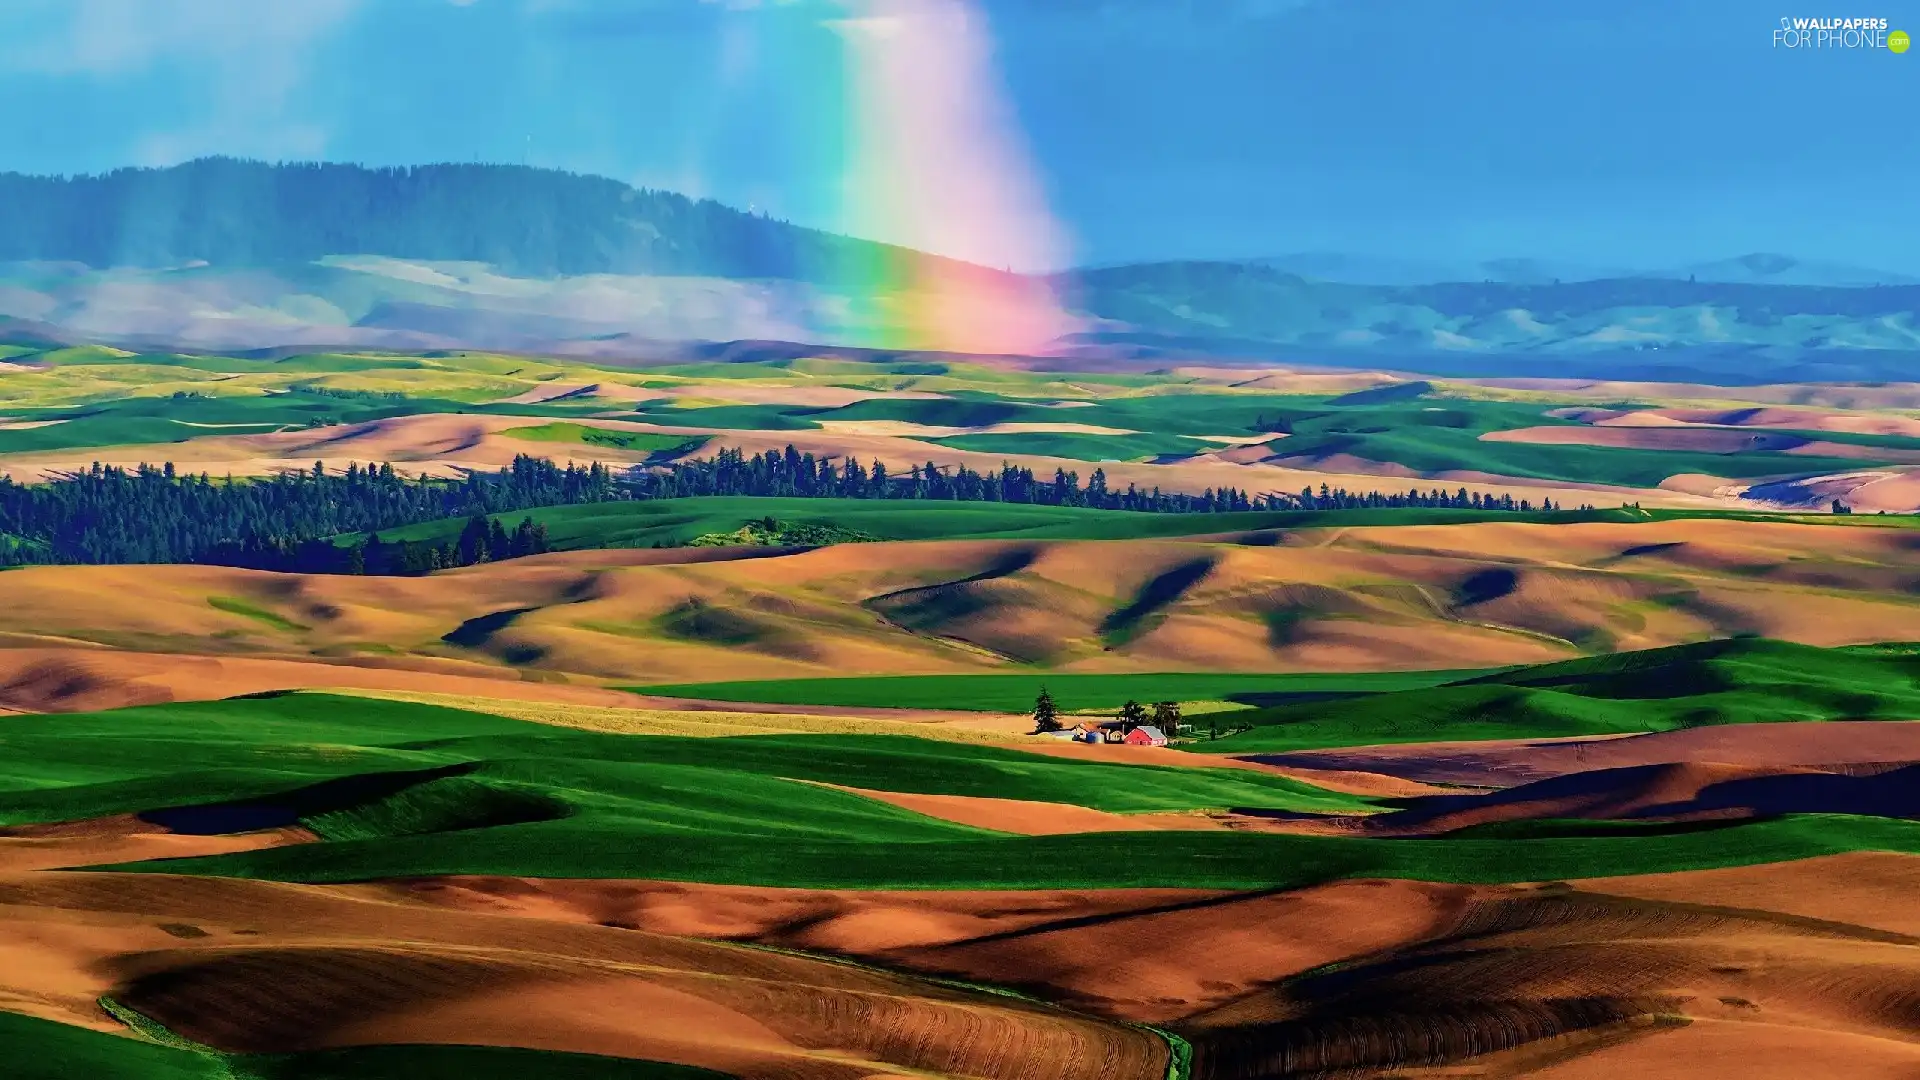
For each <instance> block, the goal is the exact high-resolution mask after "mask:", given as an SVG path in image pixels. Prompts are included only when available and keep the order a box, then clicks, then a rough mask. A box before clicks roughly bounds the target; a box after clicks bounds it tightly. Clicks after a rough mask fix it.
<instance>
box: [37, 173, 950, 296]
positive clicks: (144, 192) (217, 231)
mask: <svg viewBox="0 0 1920 1080" xmlns="http://www.w3.org/2000/svg"><path fill="white" fill-rule="evenodd" d="M341 254H356V255H387V256H392V257H395V258H404V259H423V260H459V261H473V262H485V263H491V264H493V265H494V266H495V267H496V268H498V269H499V270H501V271H502V272H505V273H509V274H521V275H527V276H548V275H554V274H588V273H613V274H689V275H702V276H714V277H729V278H787V279H793V280H800V281H833V280H838V279H839V277H840V276H842V275H844V274H845V273H847V272H848V271H850V270H858V269H861V268H865V267H870V266H871V265H872V264H873V262H874V261H875V260H884V259H896V260H897V259H923V258H931V256H926V255H922V254H920V253H917V252H913V251H910V250H908V249H905V248H898V247H891V246H888V245H884V244H875V243H870V242H867V241H863V240H855V239H850V238H847V237H843V236H837V235H834V234H831V233H826V232H821V231H818V230H815V229H807V228H802V227H800V226H797V225H792V224H789V223H787V222H783V221H776V220H773V219H770V218H766V217H761V216H758V215H754V214H748V213H743V212H741V211H739V210H735V209H733V208H731V207H727V206H723V205H721V204H719V203H716V202H712V201H710V200H698V201H696V200H693V199H689V198H687V197H686V196H684V195H676V194H673V193H671V192H662V191H645V190H639V189H635V188H632V187H628V186H627V185H626V184H623V183H620V182H619V181H617V180H609V179H606V178H604V177H595V176H579V175H575V174H573V173H565V172H558V171H555V170H552V169H535V168H527V167H524V166H518V165H457V164H456V165H421V166H415V167H411V168H393V169H369V168H364V167H362V166H359V165H339V164H286V165H270V164H266V163H264V162H255V161H238V160H233V159H229V158H206V159H202V160H199V161H192V162H188V163H186V164H184V165H177V166H174V167H171V168H165V169H120V170H117V171H114V172H111V173H107V174H104V175H100V176H75V177H47V176H25V175H21V174H19V173H0V262H5V261H29V260H47V261H60V262H68V261H71V262H80V263H85V264H87V265H89V266H94V267H106V266H120V265H127V266H149V267H162V266H177V265H180V264H182V263H189V262H193V261H196V260H204V261H206V262H208V263H211V264H213V265H215V266H265V265H273V264H281V263H289V262H307V261H311V260H313V259H317V258H320V257H322V256H326V255H341Z"/></svg>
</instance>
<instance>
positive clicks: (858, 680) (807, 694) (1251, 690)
mask: <svg viewBox="0 0 1920 1080" xmlns="http://www.w3.org/2000/svg"><path fill="white" fill-rule="evenodd" d="M1469 674H1472V673H1470V672H1465V671H1392V672H1381V673H1378V674H1360V675H1317V674H1302V675H1218V674H1210V673H1204V672H1168V673H1165V674H1153V675H1062V674H1052V675H1045V674H1033V675H892V676H869V677H864V678H862V677H855V678H840V679H768V680H758V681H747V682H715V683H682V684H677V685H670V686H642V687H634V688H633V689H634V690H636V691H637V692H640V693H645V694H655V695H659V696H662V697H679V698H699V699H705V700H711V701H753V702H764V703H768V704H777V705H845V706H854V707H862V708H899V709H972V710H978V711H981V712H1014V713H1017V712H1026V711H1028V710H1029V709H1031V708H1032V707H1033V701H1034V698H1035V697H1036V696H1037V695H1038V694H1039V693H1040V690H1041V688H1043V687H1044V688H1046V689H1048V690H1049V691H1051V692H1052V694H1053V696H1054V700H1055V702H1056V703H1057V704H1058V705H1059V707H1060V708H1061V709H1062V710H1063V711H1072V710H1076V709H1112V708H1116V707H1118V706H1119V705H1120V704H1122V703H1123V702H1125V701H1127V700H1128V699H1129V698H1131V699H1133V700H1135V701H1144V702H1152V701H1239V702H1245V703H1249V704H1252V703H1261V704H1270V703H1272V702H1274V701H1275V700H1286V699H1294V700H1298V699H1304V698H1326V697H1338V696H1343V695H1347V694H1372V693H1381V692H1386V691H1392V690H1403V689H1410V688H1416V687H1424V686H1435V685H1438V684H1440V683H1443V682H1449V681H1452V680H1454V679H1459V678H1464V677H1466V676H1468V675H1469Z"/></svg>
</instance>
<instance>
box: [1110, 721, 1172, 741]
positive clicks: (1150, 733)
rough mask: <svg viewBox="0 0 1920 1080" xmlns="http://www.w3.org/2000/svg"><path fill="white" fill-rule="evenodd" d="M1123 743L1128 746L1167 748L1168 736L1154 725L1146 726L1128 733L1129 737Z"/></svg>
mask: <svg viewBox="0 0 1920 1080" xmlns="http://www.w3.org/2000/svg"><path fill="white" fill-rule="evenodd" d="M1121 741H1122V742H1125V743H1126V744H1127V745H1128V746H1165V745H1167V734H1166V732H1164V731H1161V730H1160V729H1159V728H1157V727H1154V726H1153V725H1152V724H1144V725H1142V726H1140V727H1137V728H1134V729H1133V730H1132V731H1129V732H1127V737H1126V738H1125V739H1123V740H1121Z"/></svg>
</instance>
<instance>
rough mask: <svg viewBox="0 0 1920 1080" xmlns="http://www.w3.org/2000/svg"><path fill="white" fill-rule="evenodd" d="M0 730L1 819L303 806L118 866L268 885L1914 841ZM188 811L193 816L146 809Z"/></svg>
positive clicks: (1093, 869)
mask: <svg viewBox="0 0 1920 1080" xmlns="http://www.w3.org/2000/svg"><path fill="white" fill-rule="evenodd" d="M1867 659H1870V660H1871V659H1874V658H1873V657H1868V658H1867ZM1880 659H1885V658H1880ZM1907 659H1908V660H1909V661H1911V660H1912V658H1907ZM1389 696H1390V695H1389ZM6 731H7V734H6V737H5V740H6V741H5V744H4V749H5V751H6V753H5V757H4V760H6V761H8V762H9V772H8V775H7V776H6V778H5V785H4V789H0V822H22V821H50V820H64V819H72V818H78V817H87V816H95V815H102V814H110V813H117V812H128V811H139V810H146V811H150V812H159V813H160V814H161V818H160V820H163V821H167V822H169V823H173V824H175V825H176V827H188V826H190V825H191V826H194V827H198V828H214V827H216V826H217V827H218V828H224V829H235V828H243V827H245V828H253V827H260V826H261V825H262V824H273V823H287V822H292V821H295V820H298V821H301V822H304V823H305V824H307V825H309V826H310V827H312V828H313V829H314V830H315V831H316V832H318V833H319V834H320V835H322V836H323V837H325V838H326V839H327V841H328V842H326V843H320V844H312V845H304V846H298V847H291V848H280V849H273V850H266V851H259V852H250V853H245V854H239V855H231V856H222V857H216V858H207V859H192V860H171V861H164V862H154V863H144V864H139V866H138V869H141V870H155V871H166V872H187V873H212V874H224V875H238V876H253V877H264V878H275V879H284V880H300V881H350V880H364V879H369V878H383V877H393V876H410V875H417V874H439V873H485V874H520V875H533V876H554V877H646V878H664V879H678V880H711V881H722V882H740V883H752V884H762V885H784V886H797V887H875V888H879V887H900V888H986V887H993V888H1040V887H1075V888H1103V887H1120V886H1148V885H1153V886H1167V887H1173V886H1189V887H1220V888H1258V887H1274V886H1285V885H1296V884H1302V883H1306V882H1311V881H1318V880H1326V879H1329V878H1334V877H1342V876H1387V877H1410V878H1421V879H1429V880H1445V881H1504V880H1538V879H1541V878H1560V877H1582V876H1593V875H1604V874H1619V873H1640V872H1656V871H1665V870H1674V869H1682V868H1689V867H1704V866H1722V865H1736V864H1744V863H1751V862H1764V861H1772V860H1777V859H1783V858H1799V857H1805V856H1810V855H1815V854H1821V853H1828V852H1836V851H1843V850H1855V849H1863V848H1872V849H1886V850H1898V851H1920V824H1915V823H1908V822H1889V821H1881V820H1877V819H1853V818H1837V817H1805V818H1792V819H1781V820H1775V821H1766V822H1750V823H1740V824H1735V825H1730V826H1727V827H1725V828H1719V829H1710V830H1706V831H1693V832H1671V831H1662V830H1660V829H1658V828H1648V829H1641V830H1637V831H1636V830H1615V831H1610V832H1605V833H1602V834H1599V835H1593V834H1591V831H1589V832H1588V833H1582V832H1580V831H1579V830H1569V831H1568V834H1567V835H1532V836H1527V837H1520V838H1514V837H1506V836H1500V837H1481V838H1476V837H1461V838H1450V839H1446V840H1421V841H1396V840H1376V839H1360V838H1351V837H1302V836H1285V835H1276V834H1249V833H1240V832H1219V833H1211V832H1208V833H1192V832H1166V833H1162V832H1129V833H1105V834H1092V835H1077V836H1070V837H1016V836H1006V835H1001V834H996V833H990V832H985V831H982V830H978V829H973V828H968V827H965V826H960V825H954V824H951V823H948V822H943V821H938V820H934V819H931V818H926V817H922V816H919V815H916V814H912V813H909V812H906V811H903V810H900V809H898V808H895V807H893V806H890V805H887V804H885V803H881V802H878V801H875V800H871V799H867V798H863V797H860V796H856V795H852V794H847V793H843V792H840V791H837V790H834V789H831V788H828V787H823V786H821V784H823V783H832V784H844V785H852V786H858V787H865V788H877V789H882V790H891V791H901V792H919V793H930V794H956V795H974V796H993V797H1002V798H1016V799H1027V800H1035V801H1040V802H1048V801H1053V802H1062V803H1073V804H1076V805H1083V806H1092V807H1097V808H1102V809H1107V810H1112V811H1121V812H1132V811H1150V810H1173V809H1182V808H1198V807H1247V808H1267V809H1275V810H1283V811H1291V812H1301V811H1305V812H1329V811H1352V810H1357V809H1363V808H1365V807H1366V806H1367V805H1368V803H1367V800H1363V799H1359V798H1355V797H1351V796H1344V795H1337V794H1333V793H1330V792H1326V791H1322V790H1319V789H1316V788H1312V787H1310V786H1308V785H1305V784H1300V783H1297V782H1293V781H1289V780H1286V779H1284V778H1280V777H1274V776H1267V775H1262V774H1258V773H1251V772H1246V771H1237V770H1235V771H1229V770H1209V769H1169V768H1153V767H1142V766H1129V765H1120V764H1114V763H1105V762H1081V761H1066V760H1061V759H1054V758H1046V757H1039V756H1034V755H1028V754H1024V753H1021V752H1019V751H1013V750H1000V749H997V748H991V747H971V746H957V745H944V744H933V743H928V742H924V741H922V740H917V739H910V738H895V737H858V736H751V737H737V738H722V739H681V738H666V737H639V736H617V735H603V734H597V733H591V732H581V731H573V730H568V729H558V728H548V727H542V726H539V725H531V724H523V723H519V722H516V721H511V720H506V719H503V718H498V717H491V716H479V715H475V714H469V713H464V712H460V711H457V710H451V709H443V708H435V707H431V706H421V705H411V704H402V703H396V702H382V701H373V700H367V699H358V698H355V699H343V698H334V697H327V696H324V695H308V694H295V695H282V696H277V697H269V698H253V699H236V700H232V701H226V702H213V703H202V704H197V705H172V706H158V707H147V708H137V709H127V710H120V711H117V712H110V713H101V714H92V715H74V716H55V717H38V716H34V717H17V718H13V719H11V720H9V722H8V724H7V726H6ZM326 780H332V781H334V782H333V783H328V784H322V783H320V782H321V781H326ZM807 781H815V782H814V783H809V782H807ZM69 785H70V786H69ZM249 796H252V797H256V799H257V801H256V802H255V803H254V805H252V806H251V807H248V808H235V807H232V806H228V807H208V806H207V805H206V804H209V803H213V802H216V801H219V800H223V799H242V798H245V797H249ZM262 796H270V797H267V798H259V797H262ZM183 804H197V805H199V806H200V809H198V810H194V811H182V810H177V809H176V810H172V811H168V810H167V809H166V808H170V807H179V806H182V805H183ZM243 809H244V812H243ZM1036 812H1044V811H1038V810H1037V811H1036ZM195 823H197V825H196V824H195Z"/></svg>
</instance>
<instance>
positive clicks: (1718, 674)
mask: <svg viewBox="0 0 1920 1080" xmlns="http://www.w3.org/2000/svg"><path fill="white" fill-rule="evenodd" d="M1234 719H1235V720H1236V721H1239V722H1242V723H1251V724H1254V725H1256V726H1255V727H1254V728H1253V729H1252V730H1251V731H1247V732H1244V733H1242V734H1238V735H1234V736H1231V737H1228V738H1225V739H1222V740H1219V741H1218V742H1211V743H1201V744H1196V745H1195V746H1194V747H1193V748H1194V749H1196V750H1201V751H1205V752H1211V753H1231V754H1250V753H1278V752H1283V751H1288V750H1305V749H1316V748H1324V747H1331V746H1354V745H1363V744H1371V743H1393V742H1426V741H1437V740H1466V739H1532V738H1554V737H1565V736H1578V735H1614V734H1624V733H1632V732H1648V731H1671V730H1675V729H1678V728H1682V727H1695V726H1699V725H1703V724H1742V723H1778V722H1794V721H1801V722H1804V721H1819V720H1842V719H1861V720H1871V719H1890V720H1920V656H1914V655H1903V654H1901V653H1900V652H1899V651H1898V650H1877V651H1876V650H1870V649H1818V648H1813V647H1811V646H1806V645H1795V644H1791V643H1788V642H1780V641H1765V640H1752V639H1748V640H1731V641H1709V642H1701V643H1698V644H1694V645H1677V646H1672V647H1670V648H1665V649H1651V650H1648V651H1645V652H1639V653H1621V654H1614V655H1610V656H1598V657H1589V658H1585V659H1580V660H1568V661H1564V662H1561V663H1555V664H1544V665H1539V666H1535V667H1526V668H1517V669H1514V670H1511V671H1507V672H1500V673H1494V674H1489V675H1484V676H1480V677H1476V678H1469V679H1466V680H1463V681H1460V682H1457V683H1453V684H1450V685H1445V686H1436V687H1431V688H1427V689H1412V690H1403V691H1399V692H1395V693H1386V694H1378V695H1373V696H1369V697H1359V698H1350V699H1347V700H1343V701H1334V702H1326V703H1319V704H1304V705H1282V706H1278V707H1275V708H1270V709H1261V710H1250V711H1247V712H1242V713H1236V714H1234Z"/></svg>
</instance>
